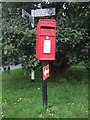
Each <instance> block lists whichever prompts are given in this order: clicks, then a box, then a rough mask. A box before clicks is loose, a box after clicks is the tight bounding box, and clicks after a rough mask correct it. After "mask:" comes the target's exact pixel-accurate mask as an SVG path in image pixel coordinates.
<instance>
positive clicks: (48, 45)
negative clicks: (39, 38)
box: [44, 40, 51, 53]
mask: <svg viewBox="0 0 90 120" xmlns="http://www.w3.org/2000/svg"><path fill="white" fill-rule="evenodd" d="M44 53H51V40H44Z"/></svg>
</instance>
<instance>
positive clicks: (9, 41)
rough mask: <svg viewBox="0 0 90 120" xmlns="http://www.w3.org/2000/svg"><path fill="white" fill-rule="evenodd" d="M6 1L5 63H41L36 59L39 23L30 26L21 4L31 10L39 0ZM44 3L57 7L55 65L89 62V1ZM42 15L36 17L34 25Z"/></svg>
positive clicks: (62, 65)
mask: <svg viewBox="0 0 90 120" xmlns="http://www.w3.org/2000/svg"><path fill="white" fill-rule="evenodd" d="M14 6H15V8H14V7H13V4H12V3H11V4H8V3H6V4H5V5H3V18H2V24H3V25H2V34H3V39H2V43H3V44H2V45H3V47H2V48H3V49H2V51H3V52H2V53H3V54H2V57H3V60H2V61H3V66H5V65H11V64H15V65H16V64H19V63H21V64H22V65H23V67H24V68H27V69H28V68H31V67H34V68H36V66H37V65H38V64H39V62H40V61H38V60H37V59H36V56H35V54H36V27H35V28H34V29H32V28H31V26H30V23H29V22H28V20H25V19H23V18H22V17H21V8H25V9H26V10H27V11H28V12H29V11H30V10H31V9H32V8H37V3H32V4H31V3H30V5H29V4H27V3H25V4H23V3H21V4H20V3H14ZM42 6H43V8H44V7H56V12H57V13H56V16H55V17H48V18H50V19H56V23H57V26H56V60H55V61H54V63H53V65H54V66H55V67H58V68H61V69H63V68H65V67H67V66H70V65H72V64H78V63H80V62H83V63H84V65H86V66H89V65H90V63H89V62H88V48H89V45H90V42H89V35H88V9H89V5H88V3H50V4H49V5H47V6H46V4H45V3H42ZM38 20H39V18H37V19H36V23H35V26H36V25H37V22H38Z"/></svg>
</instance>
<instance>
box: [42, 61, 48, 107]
mask: <svg viewBox="0 0 90 120" xmlns="http://www.w3.org/2000/svg"><path fill="white" fill-rule="evenodd" d="M47 63H48V62H47V61H42V97H43V99H42V100H43V107H45V108H47V79H46V80H43V74H44V73H43V67H44V66H46V65H47Z"/></svg>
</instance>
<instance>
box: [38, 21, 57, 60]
mask: <svg viewBox="0 0 90 120" xmlns="http://www.w3.org/2000/svg"><path fill="white" fill-rule="evenodd" d="M55 37H56V21H55V20H51V19H50V20H49V19H40V20H39V22H38V24H37V33H36V58H38V59H39V60H55ZM44 40H49V41H50V42H49V43H50V48H49V49H50V52H49V53H47V52H46V53H44V50H46V49H47V47H48V46H46V47H44V46H45V45H44V43H45V42H44ZM47 43H48V42H47ZM45 48H46V49H45ZM46 51H47V50H46Z"/></svg>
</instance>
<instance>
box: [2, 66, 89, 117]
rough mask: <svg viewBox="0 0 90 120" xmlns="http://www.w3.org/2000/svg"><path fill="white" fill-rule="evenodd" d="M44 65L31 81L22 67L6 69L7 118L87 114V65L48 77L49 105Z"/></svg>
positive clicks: (5, 108)
mask: <svg viewBox="0 0 90 120" xmlns="http://www.w3.org/2000/svg"><path fill="white" fill-rule="evenodd" d="M41 72H42V71H41V68H38V69H37V70H36V73H35V76H36V77H35V82H34V83H33V82H31V80H30V78H29V75H28V73H27V74H26V76H24V75H23V72H22V70H21V69H17V70H12V71H11V73H10V74H7V73H6V74H5V73H4V72H3V73H2V83H3V85H2V88H3V92H2V93H3V94H2V100H3V102H2V107H3V111H2V113H1V114H2V116H3V117H4V118H87V117H88V79H87V71H86V70H85V68H84V67H74V66H73V67H71V68H69V69H68V70H67V71H66V73H65V74H64V75H63V77H61V75H58V76H54V77H53V78H52V77H50V78H49V79H48V80H47V82H48V83H47V95H48V107H47V109H44V108H43V106H42V79H41Z"/></svg>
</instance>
